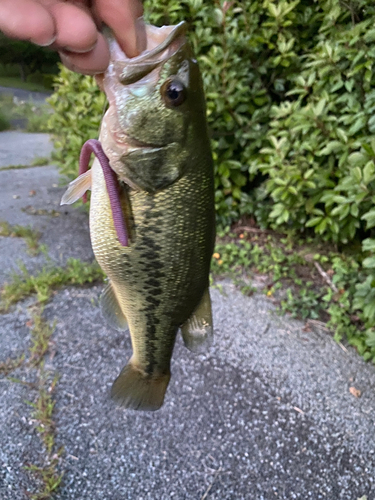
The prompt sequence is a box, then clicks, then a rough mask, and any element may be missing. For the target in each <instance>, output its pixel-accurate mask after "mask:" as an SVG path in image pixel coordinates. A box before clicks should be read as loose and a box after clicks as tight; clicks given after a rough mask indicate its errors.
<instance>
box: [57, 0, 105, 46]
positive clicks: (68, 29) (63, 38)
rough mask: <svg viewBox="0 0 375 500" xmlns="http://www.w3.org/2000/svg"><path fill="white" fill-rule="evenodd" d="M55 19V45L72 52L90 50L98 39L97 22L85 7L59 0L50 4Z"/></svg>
mask: <svg viewBox="0 0 375 500" xmlns="http://www.w3.org/2000/svg"><path fill="white" fill-rule="evenodd" d="M48 9H49V11H50V12H51V14H52V16H53V17H54V19H55V25H56V41H55V45H56V46H58V47H60V48H63V49H65V50H68V51H72V52H88V51H91V50H92V49H93V47H94V46H95V44H96V41H97V39H98V32H97V29H96V26H95V23H94V21H93V19H92V17H91V16H90V14H89V13H88V12H86V11H85V9H84V8H81V7H78V6H77V5H73V4H71V3H65V2H58V3H56V4H52V5H49V6H48Z"/></svg>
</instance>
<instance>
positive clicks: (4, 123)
mask: <svg viewBox="0 0 375 500" xmlns="http://www.w3.org/2000/svg"><path fill="white" fill-rule="evenodd" d="M10 128H11V125H10V121H9V119H8V117H7V116H6V115H5V114H4V112H3V111H2V110H1V108H0V132H3V131H4V130H9V129H10Z"/></svg>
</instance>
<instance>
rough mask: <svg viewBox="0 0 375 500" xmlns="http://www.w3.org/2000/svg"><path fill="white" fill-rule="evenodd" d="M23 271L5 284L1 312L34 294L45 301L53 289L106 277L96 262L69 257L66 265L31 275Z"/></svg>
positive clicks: (22, 269)
mask: <svg viewBox="0 0 375 500" xmlns="http://www.w3.org/2000/svg"><path fill="white" fill-rule="evenodd" d="M21 271H22V274H20V275H19V274H14V275H13V279H12V281H11V282H10V283H6V284H5V285H4V287H3V289H2V291H1V294H0V297H1V303H0V312H1V311H2V312H5V311H7V310H8V309H9V307H10V306H11V305H12V304H15V303H16V302H18V301H19V300H22V299H24V298H26V297H29V296H30V295H33V294H36V295H37V300H38V302H39V303H44V302H46V301H47V300H48V299H49V297H50V295H51V292H52V290H55V289H57V288H60V287H62V286H65V285H83V284H85V283H92V282H95V281H103V279H104V274H103V271H102V270H101V269H100V267H99V265H98V264H97V263H96V262H92V263H89V262H82V261H81V260H79V259H69V260H68V261H67V265H66V267H54V268H48V267H46V268H44V269H42V270H41V271H40V272H39V273H37V274H35V275H30V274H29V273H28V271H27V270H26V268H25V267H22V268H21Z"/></svg>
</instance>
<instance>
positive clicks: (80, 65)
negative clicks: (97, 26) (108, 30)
mask: <svg viewBox="0 0 375 500" xmlns="http://www.w3.org/2000/svg"><path fill="white" fill-rule="evenodd" d="M60 57H61V61H62V63H63V64H64V65H65V66H66V67H67V68H69V69H71V70H72V71H76V72H77V73H83V74H84V75H96V74H98V73H103V72H104V71H105V70H106V69H107V66H108V63H109V49H108V44H107V42H106V40H105V39H104V37H103V35H102V34H100V33H99V35H98V40H97V43H96V45H95V47H94V48H93V49H92V50H91V51H90V52H86V53H84V54H83V53H82V54H78V53H74V52H67V51H63V52H60Z"/></svg>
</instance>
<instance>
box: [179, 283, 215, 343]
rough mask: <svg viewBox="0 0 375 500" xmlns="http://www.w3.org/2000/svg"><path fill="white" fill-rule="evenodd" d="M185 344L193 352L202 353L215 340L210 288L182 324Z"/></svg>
mask: <svg viewBox="0 0 375 500" xmlns="http://www.w3.org/2000/svg"><path fill="white" fill-rule="evenodd" d="M181 333H182V338H183V339H184V344H185V346H186V347H187V348H188V349H189V350H190V351H192V352H196V353H202V352H204V351H206V350H207V349H208V347H209V346H210V345H211V344H212V341H213V327H212V311H211V298H210V292H209V291H208V288H207V289H206V290H205V292H204V294H203V297H202V299H201V301H200V303H199V304H198V306H197V308H196V309H195V311H194V312H193V314H192V315H191V316H190V318H189V319H188V320H187V321H186V322H185V323H184V324H183V325H182V326H181Z"/></svg>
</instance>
